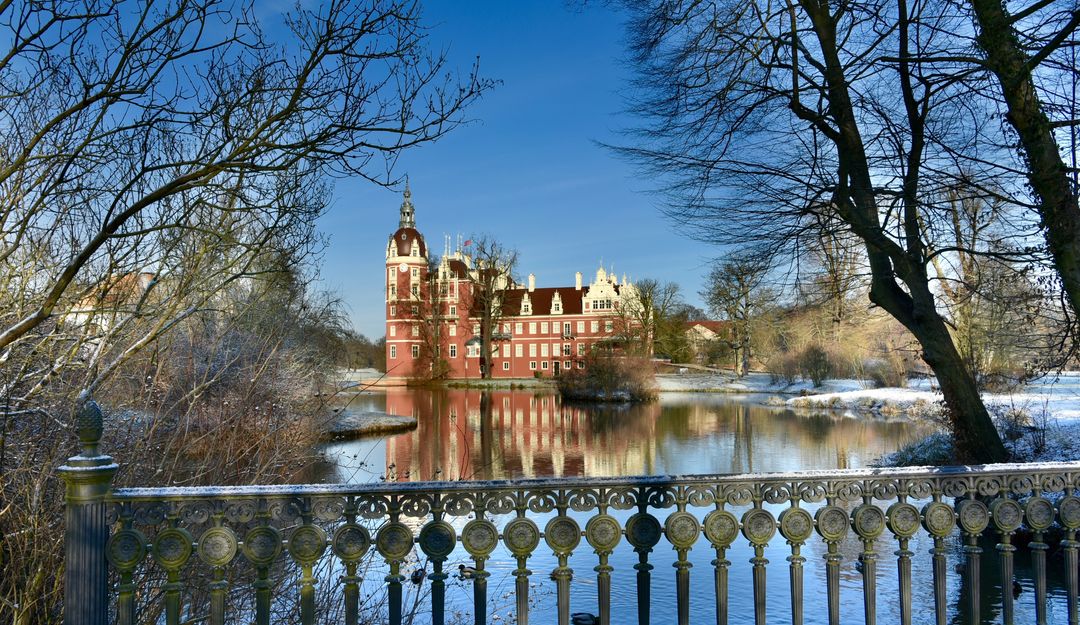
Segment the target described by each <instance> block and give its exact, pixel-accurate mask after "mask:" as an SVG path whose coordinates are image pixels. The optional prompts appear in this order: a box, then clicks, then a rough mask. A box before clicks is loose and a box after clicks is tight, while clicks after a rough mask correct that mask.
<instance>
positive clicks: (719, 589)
mask: <svg viewBox="0 0 1080 625" xmlns="http://www.w3.org/2000/svg"><path fill="white" fill-rule="evenodd" d="M723 505H724V502H723V501H722V500H720V499H719V498H717V501H716V510H713V511H712V512H710V513H709V514H707V515H705V522H704V523H703V530H704V532H705V536H706V538H708V539H709V542H711V543H712V545H713V549H715V550H716V559H715V560H713V561H712V565H713V581H714V582H715V591H716V625H727V623H728V567H729V566H731V561H729V560H728V559H727V557H726V556H727V550H728V547H730V546H731V543H733V542H735V539H736V538H737V537H738V536H739V519H737V518H735V515H734V514H732V513H730V512H728V511H727V510H724V509H723V508H722V506H723Z"/></svg>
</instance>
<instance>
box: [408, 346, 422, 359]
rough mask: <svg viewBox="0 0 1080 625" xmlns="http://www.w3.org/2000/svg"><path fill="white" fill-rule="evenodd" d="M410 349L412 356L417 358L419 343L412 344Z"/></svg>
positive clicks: (418, 355)
mask: <svg viewBox="0 0 1080 625" xmlns="http://www.w3.org/2000/svg"><path fill="white" fill-rule="evenodd" d="M410 351H411V352H412V357H413V358H419V357H420V346H419V345H413V346H412V349H411V350H410Z"/></svg>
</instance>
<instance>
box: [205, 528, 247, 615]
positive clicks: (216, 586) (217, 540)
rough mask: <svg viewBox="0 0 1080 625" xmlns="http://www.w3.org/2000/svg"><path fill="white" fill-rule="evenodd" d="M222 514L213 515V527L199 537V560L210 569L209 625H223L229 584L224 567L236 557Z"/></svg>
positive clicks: (232, 536) (230, 532)
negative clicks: (223, 523)
mask: <svg viewBox="0 0 1080 625" xmlns="http://www.w3.org/2000/svg"><path fill="white" fill-rule="evenodd" d="M222 516H223V515H222V513H221V512H220V511H219V512H218V513H216V514H215V515H214V526H213V527H211V528H210V529H208V530H206V531H205V532H203V533H202V535H201V536H199V547H198V553H199V559H200V560H202V561H203V562H205V563H206V564H207V565H209V566H210V567H211V575H212V577H211V580H210V584H209V588H210V625H225V598H226V597H227V596H228V592H229V582H228V580H226V579H225V567H226V566H228V565H229V563H230V562H232V560H233V558H234V557H236V552H237V544H238V541H237V539H236V534H234V533H233V531H232V530H231V529H229V528H227V527H224V526H223V525H222V524H221V523H222Z"/></svg>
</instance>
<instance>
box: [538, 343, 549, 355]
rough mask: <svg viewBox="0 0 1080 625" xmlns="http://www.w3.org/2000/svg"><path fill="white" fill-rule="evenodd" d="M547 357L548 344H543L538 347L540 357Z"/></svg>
mask: <svg viewBox="0 0 1080 625" xmlns="http://www.w3.org/2000/svg"><path fill="white" fill-rule="evenodd" d="M547 355H548V344H547V343H544V344H542V345H540V357H541V358H547Z"/></svg>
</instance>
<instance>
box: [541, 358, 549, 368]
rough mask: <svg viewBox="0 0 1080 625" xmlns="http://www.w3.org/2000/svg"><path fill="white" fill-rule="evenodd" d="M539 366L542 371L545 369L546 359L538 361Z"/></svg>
mask: <svg viewBox="0 0 1080 625" xmlns="http://www.w3.org/2000/svg"><path fill="white" fill-rule="evenodd" d="M540 368H541V369H543V370H544V371H547V368H548V361H546V360H542V361H540Z"/></svg>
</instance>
